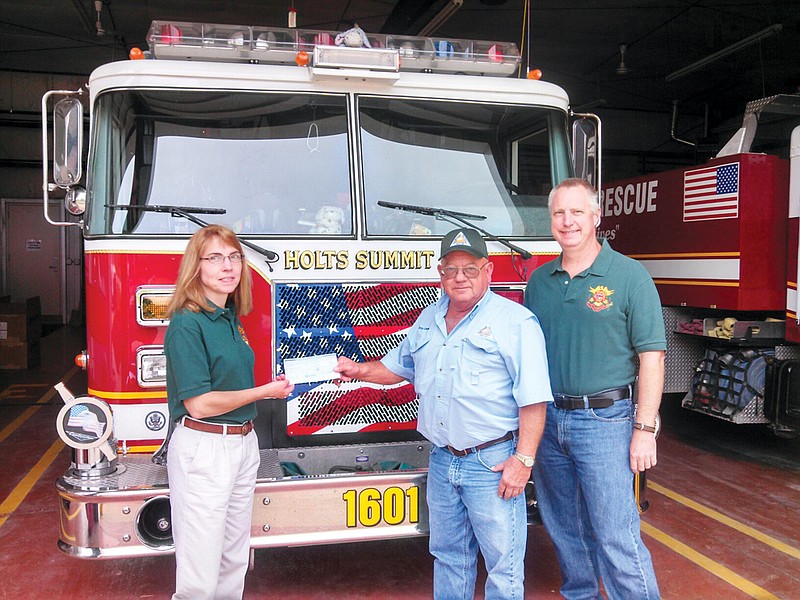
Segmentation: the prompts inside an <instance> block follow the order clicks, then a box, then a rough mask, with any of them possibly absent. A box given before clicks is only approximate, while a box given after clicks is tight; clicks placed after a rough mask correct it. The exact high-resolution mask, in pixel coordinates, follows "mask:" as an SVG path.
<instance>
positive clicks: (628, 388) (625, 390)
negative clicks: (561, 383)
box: [553, 384, 633, 410]
mask: <svg viewBox="0 0 800 600" xmlns="http://www.w3.org/2000/svg"><path fill="white" fill-rule="evenodd" d="M632 392H633V385H631V384H628V385H623V386H621V387H618V388H612V389H610V390H603V391H602V392H597V393H596V394H588V395H586V396H570V395H569V394H553V400H555V405H556V407H558V408H561V409H563V410H580V409H586V408H608V407H609V406H611V405H612V404H614V402H616V401H617V400H627V399H628V398H630V397H631V396H632Z"/></svg>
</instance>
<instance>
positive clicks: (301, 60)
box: [294, 50, 310, 67]
mask: <svg viewBox="0 0 800 600" xmlns="http://www.w3.org/2000/svg"><path fill="white" fill-rule="evenodd" d="M309 60H310V57H309V56H308V52H304V51H302V50H301V51H300V52H298V53H297V56H295V57H294V62H296V63H297V66H298V67H307V66H308V61H309Z"/></svg>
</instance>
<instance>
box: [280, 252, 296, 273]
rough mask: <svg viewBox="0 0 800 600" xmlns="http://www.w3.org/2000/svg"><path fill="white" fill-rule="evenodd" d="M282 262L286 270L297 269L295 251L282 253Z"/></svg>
mask: <svg viewBox="0 0 800 600" xmlns="http://www.w3.org/2000/svg"><path fill="white" fill-rule="evenodd" d="M283 262H284V264H285V265H286V269H287V270H289V269H297V268H299V264H298V262H297V250H287V251H286V252H284V253H283Z"/></svg>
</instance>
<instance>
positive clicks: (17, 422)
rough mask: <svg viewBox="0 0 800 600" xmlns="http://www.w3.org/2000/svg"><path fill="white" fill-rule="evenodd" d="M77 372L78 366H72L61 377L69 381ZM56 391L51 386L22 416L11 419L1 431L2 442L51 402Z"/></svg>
mask: <svg viewBox="0 0 800 600" xmlns="http://www.w3.org/2000/svg"><path fill="white" fill-rule="evenodd" d="M77 372H78V367H72V368H71V369H70V370H69V371H67V373H66V375H64V377H62V378H61V381H64V382H67V381H69V380H70V379H72V377H73V376H74V375H75V373H77ZM55 393H56V390H55V388H53V387H51V388H49V389H48V390H47V391H46V392H45V393H44V394H43V395H42V397H41V398H39V399H38V400H37V401H36V404H35V405H34V406H31V407H30V408H28V409H26V410H25V411H24V412H23V413H22V414H21V415H20V416H18V417H17V418H16V419H14V420H13V421H11V423H9V424H8V425H6V426H5V427H4V428H3V429H2V431H0V443H2V442H3V441H5V439H6V438H7V437H8V436H10V435H11V434H12V433H14V432H15V431H16V430H17V429H19V428H20V427H21V426H22V424H23V423H24V422H25V421H27V420H28V419H30V418H31V417H32V416H33V415H34V414H35V413H36V411H37V410H39V409H40V408H41V407H42V405H44V404H47V403H48V402H50V399H51V398H52V397H53V395H54V394H55Z"/></svg>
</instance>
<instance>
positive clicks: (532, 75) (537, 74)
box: [528, 69, 542, 81]
mask: <svg viewBox="0 0 800 600" xmlns="http://www.w3.org/2000/svg"><path fill="white" fill-rule="evenodd" d="M541 78H542V71H541V69H533V70H531V71H528V79H533V80H535V81H538V80H539V79H541Z"/></svg>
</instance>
